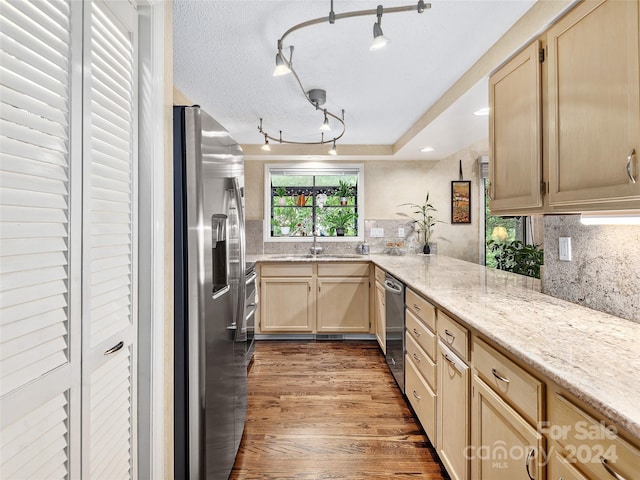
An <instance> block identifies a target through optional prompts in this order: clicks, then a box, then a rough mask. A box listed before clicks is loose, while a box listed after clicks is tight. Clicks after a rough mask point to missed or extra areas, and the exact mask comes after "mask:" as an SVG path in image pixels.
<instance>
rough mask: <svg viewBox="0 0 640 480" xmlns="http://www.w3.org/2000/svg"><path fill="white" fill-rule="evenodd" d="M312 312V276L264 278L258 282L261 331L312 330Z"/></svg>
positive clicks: (313, 328)
mask: <svg viewBox="0 0 640 480" xmlns="http://www.w3.org/2000/svg"><path fill="white" fill-rule="evenodd" d="M315 311H316V309H315V280H314V279H313V278H311V277H308V278H306V277H290V278H263V279H262V280H261V281H260V331H262V332H265V333H270V332H285V333H310V332H313V331H314V330H315V326H316V322H315Z"/></svg>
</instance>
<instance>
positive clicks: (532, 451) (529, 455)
mask: <svg viewBox="0 0 640 480" xmlns="http://www.w3.org/2000/svg"><path fill="white" fill-rule="evenodd" d="M535 453H536V449H535V448H532V449H531V450H530V451H529V453H528V454H527V461H526V462H525V467H527V476H528V477H529V479H530V480H535V478H533V477H532V476H531V472H530V471H529V464H530V463H531V459H532V458H533V457H534V456H535Z"/></svg>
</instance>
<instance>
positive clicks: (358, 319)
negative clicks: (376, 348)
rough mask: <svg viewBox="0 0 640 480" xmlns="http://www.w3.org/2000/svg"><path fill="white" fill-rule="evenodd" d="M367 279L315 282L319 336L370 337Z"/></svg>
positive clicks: (328, 279) (330, 279) (336, 279)
mask: <svg viewBox="0 0 640 480" xmlns="http://www.w3.org/2000/svg"><path fill="white" fill-rule="evenodd" d="M370 328H371V325H370V322H369V277H366V278H357V277H352V278H322V279H319V280H318V332H323V333H369V330H370Z"/></svg>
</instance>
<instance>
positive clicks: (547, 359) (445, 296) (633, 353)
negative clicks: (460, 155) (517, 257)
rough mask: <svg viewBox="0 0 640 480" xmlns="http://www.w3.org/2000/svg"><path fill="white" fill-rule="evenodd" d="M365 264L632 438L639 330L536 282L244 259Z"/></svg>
mask: <svg viewBox="0 0 640 480" xmlns="http://www.w3.org/2000/svg"><path fill="white" fill-rule="evenodd" d="M248 260H251V261H256V262H288V261H296V262H297V261H305V262H309V261H322V262H324V261H350V262H356V261H369V262H372V263H374V264H375V265H378V266H379V267H380V268H382V269H384V270H386V271H387V272H389V273H390V274H391V275H393V276H394V277H396V278H398V279H399V280H401V281H403V282H404V283H405V284H406V285H407V286H408V287H410V288H411V289H412V290H414V291H415V292H417V293H419V294H421V295H423V296H425V297H426V298H428V299H429V300H430V301H431V302H432V303H434V304H435V306H436V307H438V308H440V309H442V310H444V311H445V312H448V313H450V314H452V315H454V316H455V317H457V318H458V319H460V320H461V321H463V322H465V323H466V324H467V325H468V326H469V327H471V328H473V329H475V330H476V331H477V332H478V333H479V334H481V335H483V336H485V337H486V338H488V339H490V340H492V341H493V342H495V344H496V345H498V346H500V347H502V348H503V349H504V350H506V351H507V352H509V353H511V354H512V355H513V356H514V357H515V358H517V359H519V360H521V361H522V362H523V363H524V364H526V365H529V366H530V367H531V368H532V369H533V370H535V371H537V372H539V373H540V374H541V375H543V376H545V377H547V378H548V379H550V380H552V381H554V382H555V383H557V384H558V385H559V386H560V387H563V388H565V389H567V391H569V392H571V393H572V394H573V395H575V396H576V397H577V398H578V399H580V400H582V401H583V402H585V403H586V404H587V405H590V406H591V407H593V408H594V409H595V410H597V411H599V412H600V413H601V414H602V415H604V416H605V417H606V418H607V419H609V420H610V421H612V422H613V423H615V424H617V425H618V426H620V427H622V428H624V429H626V430H627V431H628V432H629V433H630V434H631V435H633V436H634V437H635V438H637V439H640V408H639V405H640V354H639V352H640V324H639V323H636V322H632V321H630V320H625V319H622V318H619V317H615V316H613V315H609V314H606V313H602V312H598V311H596V310H591V309H589V308H586V307H582V306H580V305H576V304H573V303H570V302H567V301H564V300H560V299H557V298H554V297H551V296H549V295H545V294H542V293H540V281H539V280H536V279H532V278H529V277H523V276H521V275H515V274H512V273H509V272H504V271H501V270H496V269H493V268H486V267H484V266H481V265H477V264H473V263H469V262H465V261H462V260H457V259H454V258H451V257H445V256H441V255H407V256H392V255H377V254H372V255H368V256H366V255H362V256H355V255H354V256H348V257H340V256H336V257H332V256H319V257H317V258H305V257H303V256H301V255H292V256H285V255H252V256H250V258H248Z"/></svg>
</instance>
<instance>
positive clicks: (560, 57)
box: [489, 0, 640, 215]
mask: <svg viewBox="0 0 640 480" xmlns="http://www.w3.org/2000/svg"><path fill="white" fill-rule="evenodd" d="M639 3H640V2H639V0H586V1H584V2H581V3H579V4H578V5H577V6H576V7H575V8H573V9H572V10H570V11H569V12H568V13H567V14H566V15H565V16H563V17H562V18H561V19H559V20H558V21H557V22H556V23H555V24H553V25H552V26H551V27H550V28H549V29H548V30H547V31H546V32H545V33H543V34H542V35H541V36H540V38H539V39H538V40H536V41H535V42H533V43H532V44H531V45H529V46H528V47H526V48H525V49H524V50H522V51H521V52H520V53H518V54H517V55H515V56H514V57H513V58H512V59H511V60H509V61H508V62H507V63H506V64H504V65H503V66H502V67H500V68H499V69H498V70H496V71H495V72H494V73H493V74H492V75H491V77H490V80H489V103H490V107H491V113H490V117H489V143H490V159H489V170H490V180H491V185H490V191H489V195H490V197H491V198H492V200H491V202H490V207H491V213H492V214H494V215H514V214H525V215H526V214H532V213H562V212H567V213H571V212H583V211H614V210H638V209H640V160H639V159H638V155H639V154H640V33H639V30H640V29H639V27H640V8H639ZM542 44H544V50H542V51H541V46H542ZM545 57H546V58H545ZM541 61H542V62H543V63H540V62H541ZM547 193H548V195H546V194H547Z"/></svg>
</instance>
